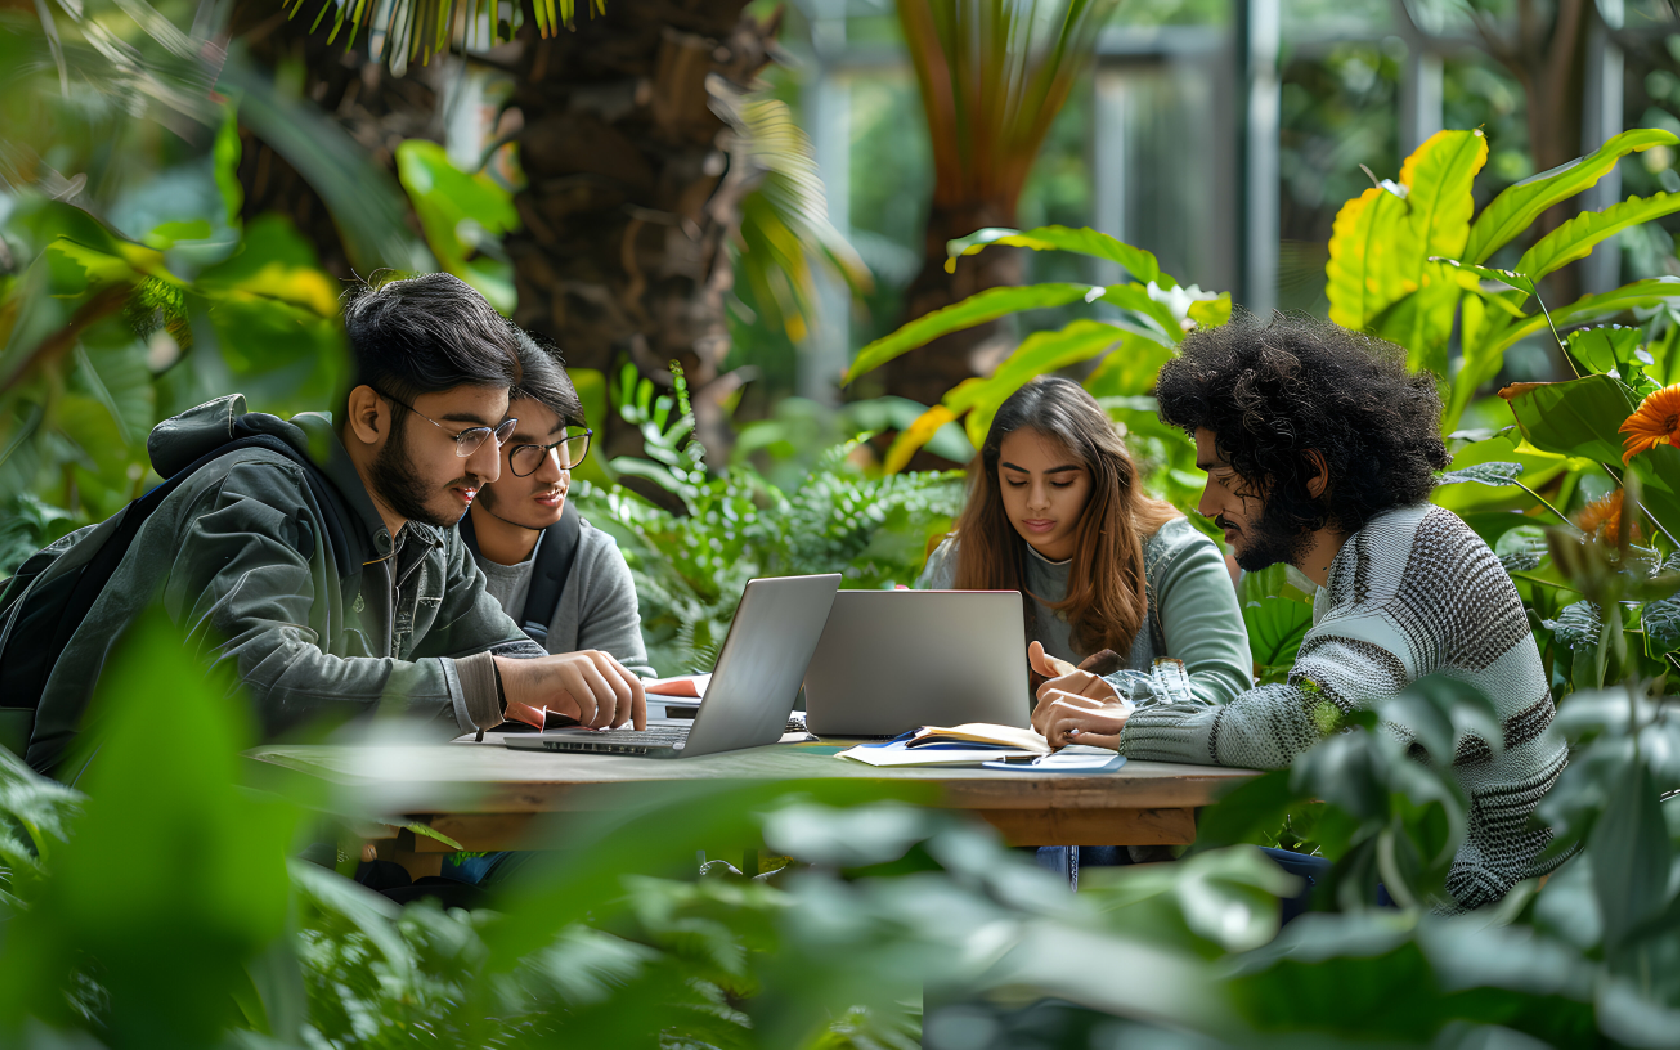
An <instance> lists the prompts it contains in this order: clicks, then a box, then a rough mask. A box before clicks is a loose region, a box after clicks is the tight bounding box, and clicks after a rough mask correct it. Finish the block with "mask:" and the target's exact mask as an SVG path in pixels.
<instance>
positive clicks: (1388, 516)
mask: <svg viewBox="0 0 1680 1050" xmlns="http://www.w3.org/2000/svg"><path fill="white" fill-rule="evenodd" d="M1435 673H1444V674H1448V675H1451V676H1453V677H1455V678H1458V679H1461V680H1463V681H1465V682H1468V683H1470V684H1472V685H1474V686H1476V687H1477V688H1478V689H1480V690H1481V692H1482V693H1483V694H1484V695H1486V696H1487V697H1488V698H1489V699H1490V700H1492V701H1493V703H1494V705H1495V706H1496V707H1497V709H1498V712H1499V717H1500V719H1501V721H1502V723H1503V728H1504V737H1505V739H1504V748H1503V750H1502V751H1501V752H1500V753H1498V754H1495V753H1494V750H1493V749H1492V748H1491V747H1489V746H1488V742H1487V741H1484V740H1481V739H1480V738H1478V737H1475V736H1467V737H1465V738H1464V739H1461V740H1459V741H1458V744H1457V756H1456V758H1455V759H1454V763H1453V765H1454V768H1455V770H1456V772H1457V773H1458V775H1459V777H1460V779H1461V781H1462V782H1463V784H1464V786H1465V789H1466V790H1467V791H1468V792H1469V794H1470V798H1471V810H1470V817H1469V827H1468V832H1467V835H1466V838H1465V841H1464V844H1463V845H1462V846H1461V847H1460V848H1459V851H1458V855H1457V857H1456V858H1455V859H1454V862H1453V867H1452V871H1451V873H1450V875H1449V876H1448V879H1447V889H1448V892H1450V893H1451V894H1452V896H1453V898H1454V900H1455V901H1456V902H1457V905H1458V906H1459V907H1461V908H1477V907H1481V906H1483V905H1486V904H1491V903H1493V902H1495V901H1498V900H1499V899H1501V898H1502V897H1503V896H1504V895H1505V894H1506V892H1507V891H1509V890H1510V888H1511V887H1512V886H1513V885H1514V884H1515V883H1517V882H1518V881H1519V880H1521V879H1524V878H1528V877H1531V876H1533V875H1536V874H1539V873H1540V872H1539V870H1538V869H1537V868H1536V866H1535V863H1534V857H1535V854H1537V853H1538V852H1539V851H1540V850H1541V848H1542V847H1544V846H1545V845H1546V843H1547V842H1548V841H1549V840H1550V838H1551V832H1550V831H1549V830H1546V829H1544V828H1532V827H1529V826H1528V819H1529V815H1530V814H1531V813H1533V811H1534V807H1535V806H1536V805H1538V804H1539V802H1540V799H1541V798H1542V797H1543V796H1544V795H1545V794H1546V792H1547V791H1548V790H1549V789H1550V788H1551V786H1552V784H1553V782H1555V781H1556V780H1557V778H1558V775H1559V774H1560V773H1562V772H1563V767H1564V764H1565V763H1566V762H1567V761H1568V757H1569V756H1568V751H1567V749H1566V747H1565V745H1564V743H1563V741H1562V740H1561V739H1560V738H1559V736H1558V735H1557V734H1556V733H1555V732H1553V731H1552V729H1551V722H1552V715H1553V707H1552V699H1551V694H1550V691H1549V690H1548V688H1547V681H1546V675H1545V672H1544V669H1543V666H1542V664H1541V662H1540V653H1539V650H1538V649H1537V648H1536V647H1535V644H1534V636H1533V634H1532V632H1531V631H1530V629H1529V625H1528V619H1527V616H1526V614H1525V613H1524V611H1523V605H1522V600H1521V599H1520V598H1519V597H1518V595H1517V591H1516V588H1515V587H1514V586H1513V585H1512V583H1511V579H1510V577H1509V576H1508V575H1507V574H1506V572H1505V570H1504V569H1503V568H1502V567H1501V566H1500V564H1499V559H1498V558H1496V557H1495V556H1494V554H1493V552H1492V551H1491V550H1489V549H1488V546H1487V544H1485V543H1483V542H1482V540H1481V538H1480V537H1478V536H1477V535H1476V534H1475V533H1474V532H1472V531H1471V530H1470V527H1469V526H1467V525H1465V524H1464V522H1463V521H1460V520H1459V519H1458V517H1457V516H1456V515H1454V514H1453V513H1452V512H1450V511H1447V510H1443V509H1441V508H1440V507H1435V506H1431V505H1428V504H1422V505H1417V506H1410V507H1402V508H1399V509H1396V510H1392V511H1388V512H1386V513H1384V514H1380V515H1378V516H1377V517H1375V518H1373V519H1372V520H1371V521H1370V522H1368V523H1367V524H1366V525H1365V527H1364V528H1362V529H1360V530H1359V531H1358V532H1356V533H1354V534H1353V535H1352V536H1351V537H1349V538H1348V540H1347V542H1346V543H1345V544H1343V545H1342V549H1341V551H1340V553H1338V554H1337V555H1336V558H1335V560H1334V561H1333V562H1332V563H1331V565H1330V576H1329V580H1328V582H1327V585H1326V586H1325V587H1323V588H1321V589H1320V590H1319V592H1318V594H1317V595H1316V596H1315V599H1314V605H1313V626H1312V629H1311V630H1309V631H1308V632H1307V635H1306V638H1305V640H1304V641H1303V642H1302V643H1301V651H1300V655H1299V656H1298V657H1297V659H1296V663H1295V667H1294V670H1292V671H1291V672H1290V676H1289V681H1288V683H1287V684H1284V685H1266V686H1260V687H1258V688H1255V689H1251V690H1249V691H1248V692H1246V693H1244V694H1242V695H1241V696H1239V697H1237V698H1236V699H1235V700H1233V701H1232V702H1231V703H1229V704H1225V705H1223V706H1217V705H1211V704H1209V705H1197V704H1184V703H1180V704H1171V705H1159V706H1155V707H1144V708H1140V709H1139V710H1137V711H1136V712H1134V713H1133V715H1132V717H1131V718H1130V719H1129V720H1128V722H1127V724H1126V728H1125V730H1124V732H1123V734H1122V736H1121V742H1120V750H1121V752H1122V753H1124V754H1126V755H1129V756H1132V757H1135V758H1142V759H1154V760H1158V761H1169V762H1194V763H1199V764H1204V765H1222V766H1244V767H1249V768H1261V769H1275V768H1278V767H1282V766H1287V765H1288V764H1289V763H1290V761H1291V760H1292V759H1293V758H1294V757H1295V756H1296V755H1298V754H1300V753H1301V752H1303V751H1305V750H1306V749H1307V748H1309V747H1311V746H1312V745H1313V744H1315V743H1317V742H1318V740H1319V732H1318V730H1317V728H1316V727H1315V723H1314V721H1313V718H1312V709H1313V708H1314V707H1315V706H1317V705H1318V704H1319V703H1321V702H1322V701H1323V700H1329V701H1331V702H1332V703H1334V704H1336V705H1337V706H1338V707H1341V708H1342V709H1343V710H1352V709H1353V708H1355V707H1357V706H1360V705H1362V704H1365V703H1369V702H1372V701H1376V700H1380V699H1383V698H1386V697H1389V696H1392V695H1394V694H1395V693H1398V692H1400V691H1401V690H1402V689H1404V688H1405V687H1406V686H1407V685H1408V684H1410V683H1411V682H1413V681H1415V680H1416V679H1418V678H1422V677H1424V676H1425V675H1429V674H1435ZM1305 681H1310V682H1312V683H1313V684H1315V685H1316V686H1318V691H1317V694H1316V695H1313V694H1311V693H1309V692H1307V691H1305V690H1303V689H1302V688H1300V687H1299V686H1300V684H1301V683H1302V682H1305ZM1396 728H1397V727H1396Z"/></svg>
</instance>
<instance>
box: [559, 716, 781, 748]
mask: <svg viewBox="0 0 1680 1050" xmlns="http://www.w3.org/2000/svg"><path fill="white" fill-rule="evenodd" d="M691 728H693V727H692V726H665V725H656V726H650V727H649V728H647V729H613V730H609V731H606V732H587V731H583V730H579V731H578V732H576V733H568V734H566V735H565V736H545V737H543V738H542V745H543V747H545V748H547V749H548V750H550V751H569V752H572V753H573V754H579V753H583V754H587V753H590V752H595V753H606V754H614V755H645V754H648V753H650V752H653V751H662V750H664V749H666V748H672V747H675V748H678V749H681V747H682V745H683V744H684V743H685V742H686V741H687V740H688V733H689V730H690V729H691ZM786 728H787V731H788V732H790V733H803V732H805V720H804V718H803V717H801V715H800V713H799V712H797V711H795V712H794V713H793V716H792V717H791V718H789V719H788V723H787V727H786Z"/></svg>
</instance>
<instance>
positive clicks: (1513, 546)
mask: <svg viewBox="0 0 1680 1050" xmlns="http://www.w3.org/2000/svg"><path fill="white" fill-rule="evenodd" d="M1493 553H1494V554H1495V555H1496V556H1497V557H1498V558H1499V564H1501V565H1503V566H1505V571H1506V572H1530V571H1532V570H1534V569H1537V568H1539V567H1540V563H1541V562H1542V561H1544V560H1545V559H1546V557H1547V554H1548V553H1549V548H1548V546H1547V543H1546V530H1545V529H1543V528H1541V527H1540V526H1538V525H1517V526H1515V527H1513V528H1509V529H1506V530H1505V531H1504V532H1502V533H1500V535H1499V539H1498V540H1497V541H1496V542H1495V543H1494V545H1493Z"/></svg>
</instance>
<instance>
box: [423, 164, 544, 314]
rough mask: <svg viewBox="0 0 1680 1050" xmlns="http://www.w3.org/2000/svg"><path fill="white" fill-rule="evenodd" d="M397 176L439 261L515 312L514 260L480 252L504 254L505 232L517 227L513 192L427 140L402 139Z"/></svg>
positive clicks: (502, 309)
mask: <svg viewBox="0 0 1680 1050" xmlns="http://www.w3.org/2000/svg"><path fill="white" fill-rule="evenodd" d="M397 178H398V179H399V180H400V181H401V182H402V186H403V189H405V190H407V191H408V197H409V200H410V201H412V202H413V203H414V212H415V214H416V215H418V216H419V217H420V227H421V229H423V230H424V231H425V233H426V244H427V245H428V246H429V247H430V248H431V249H432V254H433V255H435V256H437V260H438V263H439V264H440V265H441V266H442V267H443V268H444V269H445V270H448V271H449V272H450V273H452V274H454V275H455V276H457V277H459V278H461V280H463V281H466V282H467V283H468V284H470V285H472V286H473V287H474V288H476V289H477V290H478V291H479V293H480V294H482V295H483V296H484V297H485V298H486V299H487V300H489V302H490V305H491V306H494V307H495V308H496V309H497V310H498V311H500V312H501V313H503V314H511V313H513V306H514V298H515V297H514V291H513V264H511V263H509V262H507V261H506V260H505V259H497V258H490V257H484V256H481V255H480V253H481V252H497V253H498V254H499V252H500V244H501V237H502V235H503V234H505V233H507V232H508V231H510V230H513V229H516V228H518V226H519V213H518V212H517V211H516V210H515V209H514V206H513V194H511V193H509V192H508V191H507V190H504V189H502V187H500V186H499V185H497V184H496V182H495V180H494V179H492V178H490V176H488V175H486V174H484V173H483V172H474V173H468V172H464V171H462V170H460V169H459V168H457V167H455V165H454V163H453V162H452V161H451V160H450V159H449V151H448V150H446V149H444V147H442V146H440V145H438V144H437V143H435V142H430V141H427V140H425V139H405V140H404V141H403V142H401V143H398V145H397Z"/></svg>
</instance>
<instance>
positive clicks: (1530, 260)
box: [1516, 193, 1680, 280]
mask: <svg viewBox="0 0 1680 1050" xmlns="http://www.w3.org/2000/svg"><path fill="white" fill-rule="evenodd" d="M1676 211H1680V193H1659V194H1656V195H1655V196H1652V197H1629V198H1628V199H1627V200H1625V201H1623V202H1621V203H1620V204H1613V205H1611V206H1610V207H1608V208H1605V209H1604V210H1603V211H1584V212H1582V213H1581V214H1579V215H1577V216H1575V217H1574V218H1573V219H1570V220H1569V221H1568V222H1566V223H1564V224H1563V225H1562V226H1559V227H1558V228H1557V229H1555V230H1553V231H1552V232H1551V233H1548V234H1547V235H1546V236H1544V237H1542V238H1540V240H1539V241H1537V242H1535V245H1534V247H1532V248H1530V249H1529V250H1528V251H1526V252H1524V253H1523V257H1522V258H1521V259H1520V260H1518V262H1517V266H1516V270H1517V272H1518V273H1520V274H1523V275H1525V276H1527V277H1529V278H1531V279H1533V280H1539V279H1540V278H1542V277H1544V276H1546V275H1547V274H1549V273H1551V272H1552V271H1553V270H1556V269H1557V268H1558V267H1560V266H1567V265H1568V264H1569V263H1572V262H1574V261H1575V260H1576V259H1585V258H1586V257H1587V256H1588V255H1589V254H1591V252H1592V250H1593V247H1594V246H1595V245H1597V244H1598V242H1600V241H1602V240H1604V239H1605V238H1606V237H1612V236H1614V235H1616V234H1618V233H1620V232H1622V231H1623V230H1625V229H1627V228H1628V227H1629V226H1638V225H1639V224H1640V223H1642V222H1649V221H1650V220H1652V219H1655V218H1658V217H1660V216H1663V215H1669V214H1671V213H1673V212H1676Z"/></svg>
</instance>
